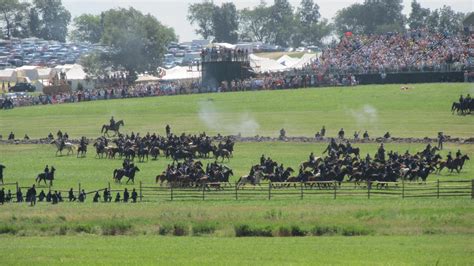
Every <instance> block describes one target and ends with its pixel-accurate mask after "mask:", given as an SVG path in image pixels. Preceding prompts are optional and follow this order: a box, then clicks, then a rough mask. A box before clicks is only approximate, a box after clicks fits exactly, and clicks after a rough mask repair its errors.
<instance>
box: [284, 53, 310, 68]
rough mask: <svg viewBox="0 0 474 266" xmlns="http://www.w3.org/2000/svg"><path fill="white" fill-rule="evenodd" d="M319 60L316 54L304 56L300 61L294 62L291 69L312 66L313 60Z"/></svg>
mask: <svg viewBox="0 0 474 266" xmlns="http://www.w3.org/2000/svg"><path fill="white" fill-rule="evenodd" d="M316 58H317V55H316V54H304V55H303V56H302V57H301V58H300V59H298V60H297V61H296V62H294V64H293V65H291V66H290V67H291V68H303V67H304V66H305V65H307V64H310V63H311V62H312V61H313V60H315V59H316Z"/></svg>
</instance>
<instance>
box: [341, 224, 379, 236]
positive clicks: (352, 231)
mask: <svg viewBox="0 0 474 266" xmlns="http://www.w3.org/2000/svg"><path fill="white" fill-rule="evenodd" d="M371 232H372V231H371V230H369V229H367V228H364V227H361V226H349V227H344V228H342V235H343V236H365V235H368V234H370V233H371Z"/></svg>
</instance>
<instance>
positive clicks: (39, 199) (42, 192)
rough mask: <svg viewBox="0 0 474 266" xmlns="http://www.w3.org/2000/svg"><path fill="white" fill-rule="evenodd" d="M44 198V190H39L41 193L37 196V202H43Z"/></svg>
mask: <svg viewBox="0 0 474 266" xmlns="http://www.w3.org/2000/svg"><path fill="white" fill-rule="evenodd" d="M45 198H46V194H45V193H44V190H41V192H40V193H39V195H38V201H39V202H43V200H44V199H45Z"/></svg>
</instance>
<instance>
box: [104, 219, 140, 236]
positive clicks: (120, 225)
mask: <svg viewBox="0 0 474 266" xmlns="http://www.w3.org/2000/svg"><path fill="white" fill-rule="evenodd" d="M101 228H102V235H105V236H114V235H123V234H125V233H127V232H128V231H130V229H132V225H131V224H130V223H127V222H122V221H117V222H109V223H105V224H102V226H101Z"/></svg>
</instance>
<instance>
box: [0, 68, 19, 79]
mask: <svg viewBox="0 0 474 266" xmlns="http://www.w3.org/2000/svg"><path fill="white" fill-rule="evenodd" d="M0 81H6V82H8V81H10V82H14V81H16V70H15V69H4V70H0Z"/></svg>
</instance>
